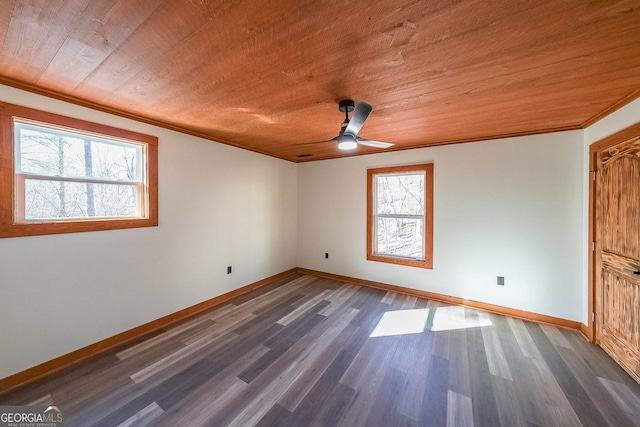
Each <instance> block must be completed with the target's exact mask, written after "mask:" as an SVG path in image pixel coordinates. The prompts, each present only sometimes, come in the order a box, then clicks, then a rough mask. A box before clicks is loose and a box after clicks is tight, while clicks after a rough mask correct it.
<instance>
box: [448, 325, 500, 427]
mask: <svg viewBox="0 0 640 427" xmlns="http://www.w3.org/2000/svg"><path fill="white" fill-rule="evenodd" d="M466 333H467V344H468V345H467V351H468V356H469V377H470V384H471V396H469V397H471V400H472V402H473V422H474V424H475V425H479V426H480V425H482V426H485V425H487V426H488V425H499V424H500V416H499V414H498V406H497V404H496V395H495V392H494V391H493V381H492V379H491V372H490V371H489V362H488V361H487V354H486V351H485V349H484V341H483V339H482V331H480V329H479V328H469V329H466ZM460 396H462V395H458V394H456V395H455V396H454V397H455V398H456V399H457V401H460Z"/></svg>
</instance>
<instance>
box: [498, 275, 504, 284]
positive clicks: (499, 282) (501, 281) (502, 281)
mask: <svg viewBox="0 0 640 427" xmlns="http://www.w3.org/2000/svg"><path fill="white" fill-rule="evenodd" d="M498 286H504V277H503V276H498Z"/></svg>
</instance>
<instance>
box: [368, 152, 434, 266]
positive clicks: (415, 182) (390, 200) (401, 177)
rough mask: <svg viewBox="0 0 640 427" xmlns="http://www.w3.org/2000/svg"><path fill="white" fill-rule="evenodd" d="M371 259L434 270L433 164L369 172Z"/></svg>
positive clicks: (369, 252)
mask: <svg viewBox="0 0 640 427" xmlns="http://www.w3.org/2000/svg"><path fill="white" fill-rule="evenodd" d="M368 187H369V188H368V191H367V194H368V215H367V222H368V224H367V230H368V233H367V239H368V242H367V259H369V260H372V261H382V262H389V263H393V264H403V265H410V266H414V267H422V268H432V266H433V262H432V257H433V164H424V165H412V166H400V167H393V168H379V169H370V170H369V171H368Z"/></svg>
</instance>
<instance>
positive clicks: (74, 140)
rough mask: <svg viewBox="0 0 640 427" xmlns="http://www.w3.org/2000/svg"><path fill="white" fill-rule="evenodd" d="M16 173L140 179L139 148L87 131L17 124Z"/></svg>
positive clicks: (106, 178) (116, 179) (140, 154)
mask: <svg viewBox="0 0 640 427" xmlns="http://www.w3.org/2000/svg"><path fill="white" fill-rule="evenodd" d="M18 130H19V133H18V138H19V139H18V150H19V152H20V157H19V160H18V161H17V166H18V167H17V170H18V172H19V173H32V174H37V175H46V176H64V177H92V178H99V179H104V180H113V181H122V180H126V181H140V174H141V170H140V169H141V167H140V165H141V158H142V148H141V147H140V146H139V145H137V144H127V143H124V142H119V141H113V142H112V141H104V140H100V139H99V138H93V137H91V136H88V135H82V134H74V133H70V132H61V131H59V130H55V131H54V130H50V129H47V128H45V127H35V126H31V125H18Z"/></svg>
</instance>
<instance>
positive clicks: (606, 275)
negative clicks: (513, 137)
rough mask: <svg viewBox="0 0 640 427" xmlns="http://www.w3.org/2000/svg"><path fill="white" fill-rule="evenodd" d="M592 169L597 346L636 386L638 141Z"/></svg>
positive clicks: (607, 154) (602, 156)
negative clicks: (594, 212) (594, 185)
mask: <svg viewBox="0 0 640 427" xmlns="http://www.w3.org/2000/svg"><path fill="white" fill-rule="evenodd" d="M596 167H597V170H596V196H595V197H596V244H595V249H596V251H595V252H596V253H595V257H596V258H595V259H596V271H595V274H596V313H597V317H598V321H597V322H596V342H597V343H598V344H599V345H600V346H601V347H602V348H603V349H604V350H605V351H606V352H607V353H609V355H610V356H611V357H612V358H613V359H614V360H616V361H617V362H618V363H619V364H620V365H621V366H622V367H623V368H624V369H625V370H626V371H627V372H629V374H630V375H631V376H633V377H634V378H635V379H636V381H638V382H640V137H634V138H631V139H628V140H626V141H624V142H622V143H619V144H617V145H615V146H613V147H609V148H606V149H603V150H601V151H599V152H597V154H596Z"/></svg>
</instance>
